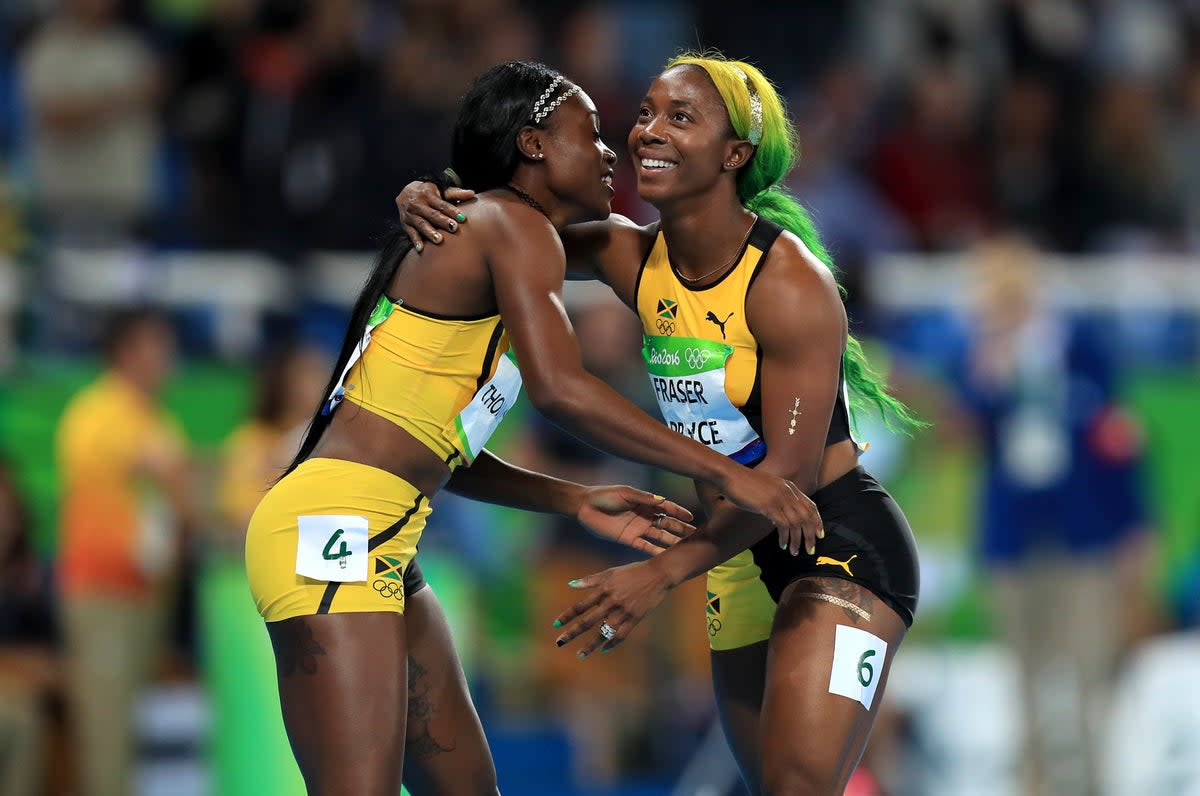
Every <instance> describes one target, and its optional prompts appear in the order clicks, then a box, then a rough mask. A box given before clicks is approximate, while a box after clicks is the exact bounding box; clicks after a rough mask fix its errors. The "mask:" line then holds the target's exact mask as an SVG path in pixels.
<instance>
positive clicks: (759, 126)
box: [734, 66, 763, 146]
mask: <svg viewBox="0 0 1200 796" xmlns="http://www.w3.org/2000/svg"><path fill="white" fill-rule="evenodd" d="M734 69H736V70H737V73H738V74H739V75H741V76H742V80H745V81H746V93H747V94H749V95H750V134H749V135H747V136H746V140H747V141H749V142H750V143H751V144H754V146H758V143H759V142H760V141H762V134H763V111H762V97H760V96H759V95H758V90H757V89H755V88H754V83H753V82H751V80H750V76H749V75H748V74H746V73H745V72H744V71H743V70H742V68H741V67H740V66H735V67H734Z"/></svg>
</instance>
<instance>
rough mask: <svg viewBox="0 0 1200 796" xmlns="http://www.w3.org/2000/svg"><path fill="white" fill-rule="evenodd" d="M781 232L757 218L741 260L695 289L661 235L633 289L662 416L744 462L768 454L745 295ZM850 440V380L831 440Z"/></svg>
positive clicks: (758, 364)
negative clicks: (682, 274) (681, 274)
mask: <svg viewBox="0 0 1200 796" xmlns="http://www.w3.org/2000/svg"><path fill="white" fill-rule="evenodd" d="M782 232H783V229H782V228H781V227H780V226H779V225H778V224H775V223H774V222H771V221H768V220H767V219H764V218H758V219H757V220H756V221H755V222H754V226H753V227H752V228H751V230H750V234H749V236H748V237H747V238H746V243H745V245H744V246H743V249H742V251H741V252H740V253H739V256H738V260H737V264H736V265H734V266H733V267H732V268H731V269H729V271H727V272H726V273H725V275H724V276H722V277H721V278H720V279H718V280H717V281H716V282H713V283H712V284H710V285H704V286H703V287H695V288H693V287H688V286H687V285H686V284H685V283H684V282H683V281H682V280H681V279H680V278H679V276H678V272H677V271H676V269H675V266H674V265H673V264H672V263H671V257H670V252H669V251H668V250H667V242H666V239H665V238H664V237H663V234H662V232H659V233H658V235H657V236H656V237H655V240H654V245H653V246H652V247H651V249H650V253H649V254H648V255H647V256H646V261H645V262H644V263H643V264H642V268H641V271H640V272H639V273H638V279H637V285H636V287H635V288H634V291H635V292H634V296H635V301H636V306H637V311H638V317H639V318H640V319H641V321H642V332H643V346H642V355H643V357H644V359H645V362H646V370H647V371H648V373H649V376H650V384H651V387H652V388H653V390H654V396H655V398H656V399H657V400H658V406H659V409H660V410H661V411H662V415H663V419H664V420H665V421H666V423H667V425H668V426H669V427H670V428H671V429H672V430H673V431H677V432H679V433H680V434H683V435H685V436H687V437H691V438H692V439H694V440H696V441H698V442H702V443H704V444H705V445H708V446H709V447H710V448H714V449H715V450H717V451H719V452H720V453H723V454H724V455H726V456H729V457H730V458H732V459H733V460H734V461H736V462H738V463H740V464H753V463H755V462H758V461H759V460H761V459H762V458H763V457H764V456H765V455H766V452H767V447H766V443H765V442H764V441H763V438H762V356H761V351H760V350H759V347H758V341H757V340H755V339H754V335H753V334H752V333H751V332H750V326H749V324H748V322H747V319H746V296H747V295H748V294H749V292H750V287H751V286H752V285H753V284H754V280H755V278H756V277H757V276H758V273H759V271H760V270H761V268H762V265H763V262H764V261H765V260H766V258H767V252H769V251H770V249H771V246H772V245H773V244H774V243H775V241H776V239H777V238H778V237H779V235H780V234H781V233H782ZM797 309H799V308H797ZM851 438H852V437H851V434H850V423H849V412H848V405H847V396H846V389H845V379H844V377H843V378H842V379H841V384H840V387H839V398H838V400H837V402H836V404H835V406H834V410H833V417H832V419H831V421H830V426H829V433H828V435H827V438H826V445H832V444H833V443H835V442H840V441H842V440H844V439H851Z"/></svg>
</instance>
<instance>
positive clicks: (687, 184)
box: [629, 64, 739, 204]
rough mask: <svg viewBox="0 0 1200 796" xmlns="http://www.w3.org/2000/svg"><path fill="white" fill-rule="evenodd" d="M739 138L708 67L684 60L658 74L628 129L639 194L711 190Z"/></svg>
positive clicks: (653, 196) (665, 197) (663, 197)
mask: <svg viewBox="0 0 1200 796" xmlns="http://www.w3.org/2000/svg"><path fill="white" fill-rule="evenodd" d="M738 140H739V139H737V138H736V136H735V135H734V132H733V125H732V124H731V123H730V121H729V113H728V111H727V110H726V109H725V103H724V101H723V100H722V99H721V95H720V93H719V92H718V91H717V87H716V86H714V85H713V82H712V80H711V79H710V78H709V76H708V73H707V72H705V71H704V70H703V69H701V68H700V67H698V66H692V65H687V64H681V65H680V66H675V67H672V68H670V69H668V70H667V71H665V72H663V73H662V74H661V75H659V76H658V77H656V78H655V79H654V82H653V83H651V84H650V88H649V90H647V92H646V96H645V97H644V98H643V99H642V104H641V107H640V108H639V109H638V116H637V121H636V122H634V125H633V129H632V130H631V131H630V132H629V155H630V157H631V158H632V159H633V168H634V172H635V173H636V174H637V180H638V194H639V195H640V196H641V197H642V198H643V199H645V200H646V201H648V202H650V203H651V204H658V203H660V202H667V201H673V200H677V199H681V198H685V197H688V196H693V195H698V194H703V193H705V192H707V191H708V190H709V189H710V188H711V187H712V186H713V185H714V184H716V182H717V181H718V180H719V179H720V178H721V175H722V174H723V173H724V172H725V168H724V164H725V162H726V159H727V157H728V156H729V154H728V153H729V152H730V149H731V147H732V145H733V144H734V143H736V142H737V141H738Z"/></svg>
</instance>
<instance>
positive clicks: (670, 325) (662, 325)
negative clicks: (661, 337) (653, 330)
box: [655, 318, 675, 334]
mask: <svg viewBox="0 0 1200 796" xmlns="http://www.w3.org/2000/svg"><path fill="white" fill-rule="evenodd" d="M655 325H656V326H657V327H658V333H659V334H675V323H674V322H673V321H668V320H667V319H666V318H659V319H658V320H657V321H656V322H655Z"/></svg>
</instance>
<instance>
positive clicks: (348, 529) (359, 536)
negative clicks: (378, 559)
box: [296, 514, 367, 582]
mask: <svg viewBox="0 0 1200 796" xmlns="http://www.w3.org/2000/svg"><path fill="white" fill-rule="evenodd" d="M296 519H297V525H298V527H299V530H300V534H299V544H297V546H296V574H297V575H303V576H304V577H306V578H313V579H314V580H325V581H330V580H336V581H343V582H349V581H359V580H366V579H367V518H366V517H354V516H350V515H343V514H317V515H306V516H300V517H297V518H296Z"/></svg>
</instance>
